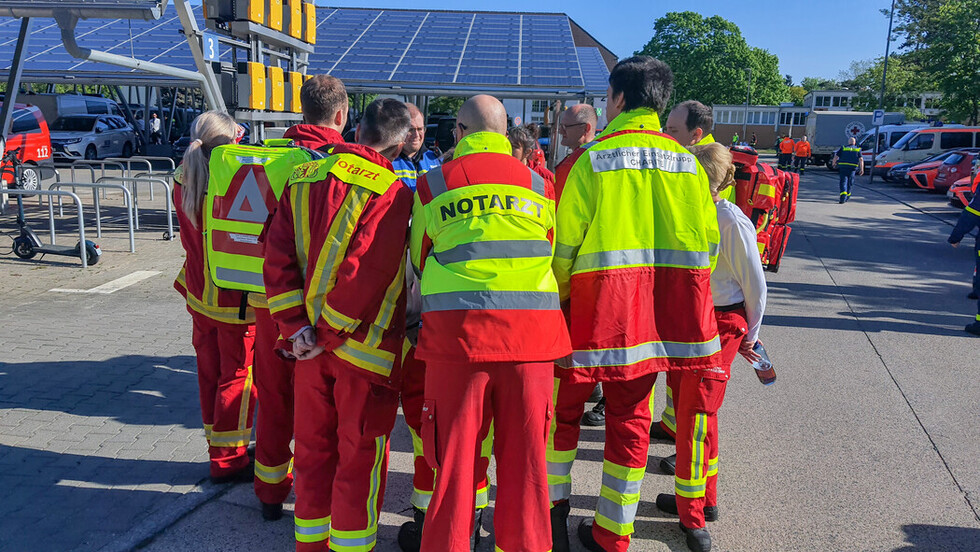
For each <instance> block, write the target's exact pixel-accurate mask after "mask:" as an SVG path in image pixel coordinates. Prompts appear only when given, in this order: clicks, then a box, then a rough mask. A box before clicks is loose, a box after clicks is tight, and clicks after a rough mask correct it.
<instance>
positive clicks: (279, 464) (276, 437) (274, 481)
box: [249, 75, 347, 521]
mask: <svg viewBox="0 0 980 552" xmlns="http://www.w3.org/2000/svg"><path fill="white" fill-rule="evenodd" d="M300 104H301V105H302V109H303V121H304V122H303V123H302V124H298V125H293V126H291V127H289V129H287V130H286V133H285V134H283V138H288V139H290V140H292V141H293V144H295V145H297V146H300V147H304V148H308V149H311V150H319V149H321V148H327V147H329V146H331V145H333V144H340V143H342V142H343V141H344V139H343V138H342V137H341V136H340V131H341V130H343V128H344V123H345V122H346V118H347V90H346V89H345V88H344V83H342V82H340V80H339V79H337V78H335V77H331V76H327V75H316V76H314V77H313V78H311V79H309V80H307V81H306V82H305V83H303V87H302V88H301V89H300ZM249 302H250V304H251V305H252V307H253V308H254V309H255V367H254V369H253V373H254V375H255V388H256V390H257V391H258V401H259V405H258V409H259V412H258V416H256V420H255V496H257V497H258V498H259V501H261V502H262V517H263V518H265V519H267V520H270V521H273V520H277V519H280V518H281V517H282V503H283V501H285V500H286V497H287V496H289V491H290V489H292V486H293V474H292V465H293V452H292V450H290V448H289V443H290V442H291V441H292V440H293V364H294V361H293V360H291V359H287V358H284V357H282V356H280V355H279V354H277V353H276V351H275V346H276V341H277V340H278V339H279V328H278V327H277V326H276V323H275V321H274V320H273V319H272V315H271V313H270V312H269V305H268V302H267V301H266V298H265V297H264V296H261V295H259V296H256V295H255V294H251V295H249Z"/></svg>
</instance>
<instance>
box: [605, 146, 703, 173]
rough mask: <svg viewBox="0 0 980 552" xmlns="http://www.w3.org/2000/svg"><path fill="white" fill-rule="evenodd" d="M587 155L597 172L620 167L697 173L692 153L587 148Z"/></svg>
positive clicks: (634, 148)
mask: <svg viewBox="0 0 980 552" xmlns="http://www.w3.org/2000/svg"><path fill="white" fill-rule="evenodd" d="M589 157H591V158H592V170H593V171H594V172H597V173H599V172H606V171H617V170H620V169H656V170H659V171H664V172H669V173H690V174H698V163H697V161H696V160H695V159H694V155H692V154H690V153H681V152H678V151H668V150H663V149H659V148H637V147H631V148H616V149H608V150H598V151H593V150H589Z"/></svg>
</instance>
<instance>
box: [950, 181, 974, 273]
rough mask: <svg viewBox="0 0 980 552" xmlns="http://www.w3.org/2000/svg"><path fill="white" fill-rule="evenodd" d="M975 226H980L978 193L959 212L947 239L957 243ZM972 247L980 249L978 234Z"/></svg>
mask: <svg viewBox="0 0 980 552" xmlns="http://www.w3.org/2000/svg"><path fill="white" fill-rule="evenodd" d="M977 226H980V194H977V195H975V196H973V201H971V202H970V204H969V205H967V206H966V208H965V209H963V212H962V213H960V219H959V220H958V221H956V226H955V227H954V228H953V232H952V233H950V235H949V239H948V240H947V241H949V243H959V242H960V240H962V239H963V237H964V236H966V235H967V233H969V232H970V231H972V230H973V229H974V228H976V227H977ZM973 247H974V249H977V250H980V236H977V239H976V242H975V244H974V246H973ZM978 262H980V261H978Z"/></svg>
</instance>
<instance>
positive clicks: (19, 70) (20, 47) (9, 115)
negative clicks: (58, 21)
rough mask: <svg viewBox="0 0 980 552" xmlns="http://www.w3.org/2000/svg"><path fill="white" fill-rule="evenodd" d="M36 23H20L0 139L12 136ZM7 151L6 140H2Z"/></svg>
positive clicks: (27, 21) (4, 104) (8, 80)
mask: <svg viewBox="0 0 980 552" xmlns="http://www.w3.org/2000/svg"><path fill="white" fill-rule="evenodd" d="M33 24H34V22H33V21H32V20H31V18H30V17H25V18H24V19H23V20H22V21H21V22H20V34H19V35H18V37H17V45H16V46H15V48H14V60H13V62H12V65H11V66H10V75H9V76H8V77H7V96H6V98H4V100H5V101H4V102H3V109H2V111H0V121H2V122H3V124H2V126H0V128H2V130H3V132H2V133H0V137H5V136H7V135H9V134H10V126H11V124H12V123H13V115H14V104H15V103H17V89H18V88H20V77H21V74H23V72H24V54H25V52H26V51H27V40H28V38H29V37H30V35H31V27H32V26H33ZM0 141H2V142H3V143H4V149H6V140H4V139H2V138H0Z"/></svg>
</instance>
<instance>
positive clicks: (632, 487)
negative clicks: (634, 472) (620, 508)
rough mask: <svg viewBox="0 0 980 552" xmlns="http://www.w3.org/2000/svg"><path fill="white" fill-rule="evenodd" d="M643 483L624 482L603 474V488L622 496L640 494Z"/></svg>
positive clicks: (640, 481)
mask: <svg viewBox="0 0 980 552" xmlns="http://www.w3.org/2000/svg"><path fill="white" fill-rule="evenodd" d="M569 467H571V466H569ZM642 482H643V481H642V480H637V481H624V480H622V479H619V478H617V477H614V476H613V475H611V474H608V473H603V474H602V486H603V487H608V488H609V489H612V490H613V491H616V492H617V493H620V494H630V495H633V494H639V492H640V484H641V483H642Z"/></svg>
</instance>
